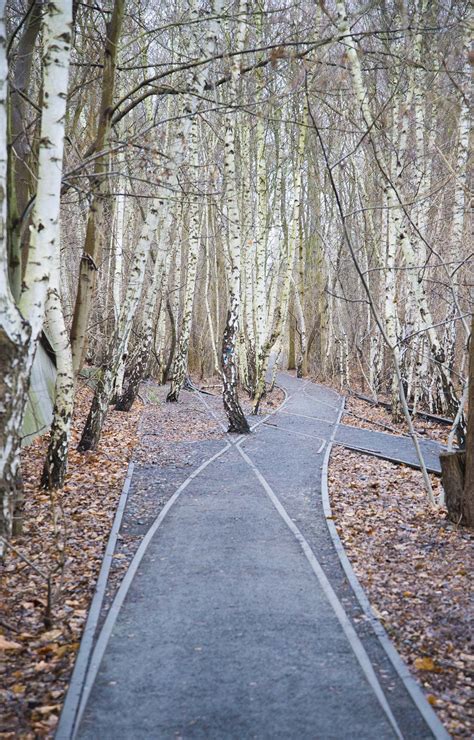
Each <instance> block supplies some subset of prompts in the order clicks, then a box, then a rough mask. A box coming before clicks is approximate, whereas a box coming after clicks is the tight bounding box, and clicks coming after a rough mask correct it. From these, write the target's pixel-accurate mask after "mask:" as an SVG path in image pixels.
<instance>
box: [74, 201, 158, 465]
mask: <svg viewBox="0 0 474 740" xmlns="http://www.w3.org/2000/svg"><path fill="white" fill-rule="evenodd" d="M158 219H159V204H158V203H157V202H156V201H155V202H153V203H152V205H151V206H150V207H149V210H148V213H147V216H146V219H145V222H144V224H143V228H142V233H141V236H140V239H139V242H138V245H137V249H136V252H135V254H134V257H133V261H132V264H131V266H130V277H129V280H128V285H127V290H126V294H125V299H124V302H123V304H122V308H121V310H120V318H119V322H118V326H117V327H116V330H115V332H114V336H113V337H112V341H111V343H110V346H109V349H108V357H107V360H106V363H105V364H104V367H103V368H102V371H101V373H100V376H99V379H98V382H97V387H96V390H95V393H94V398H93V399H92V404H91V408H90V411H89V415H88V417H87V420H86V423H85V426H84V430H83V432H82V436H81V440H80V442H79V444H78V447H77V449H78V450H79V451H80V452H85V451H86V450H95V449H96V448H97V445H98V444H99V440H100V435H101V433H102V427H103V425H104V422H105V419H106V416H107V412H108V410H109V404H110V402H111V399H112V395H113V393H114V383H115V378H116V376H117V372H118V370H119V368H120V364H121V363H122V361H123V357H124V355H126V353H127V348H128V341H129V338H130V331H131V329H132V324H133V319H134V316H135V311H136V308H137V305H138V302H139V300H140V297H141V295H142V290H143V282H144V278H145V268H146V265H147V261H148V255H149V252H150V245H151V241H152V239H153V237H154V235H155V233H156V229H157V226H158Z"/></svg>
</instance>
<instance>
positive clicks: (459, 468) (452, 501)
mask: <svg viewBox="0 0 474 740" xmlns="http://www.w3.org/2000/svg"><path fill="white" fill-rule="evenodd" d="M439 460H440V463H441V473H442V481H443V488H444V493H445V497H446V508H447V510H448V517H449V519H451V521H452V522H454V523H455V524H464V525H467V526H469V522H468V521H467V520H466V511H465V490H464V483H465V475H466V452H465V451H464V450H462V451H457V452H442V453H441V455H440V456H439Z"/></svg>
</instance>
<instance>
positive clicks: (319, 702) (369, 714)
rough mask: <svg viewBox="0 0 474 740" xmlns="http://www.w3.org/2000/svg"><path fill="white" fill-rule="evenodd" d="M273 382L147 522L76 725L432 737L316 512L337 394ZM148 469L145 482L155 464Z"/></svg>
mask: <svg viewBox="0 0 474 740" xmlns="http://www.w3.org/2000/svg"><path fill="white" fill-rule="evenodd" d="M279 383H280V384H281V385H282V386H284V387H285V389H286V391H287V393H288V394H289V395H288V398H287V400H286V402H285V403H284V405H283V407H282V408H281V409H280V410H279V411H278V412H276V413H274V414H272V415H271V416H269V417H265V418H260V419H259V420H258V428H257V429H256V430H255V431H254V433H253V434H252V435H251V436H248V437H245V438H238V437H237V438H236V437H232V438H231V437H227V438H226V439H224V440H220V441H218V440H216V441H214V442H213V443H212V450H209V452H210V453H212V454H211V455H210V457H208V458H207V459H206V460H204V461H203V462H202V463H201V464H200V466H199V467H195V468H194V469H193V472H192V473H191V475H190V477H188V478H187V479H186V480H185V481H183V482H182V483H181V485H180V487H179V488H178V489H177V491H176V492H175V493H174V495H173V496H171V498H169V500H168V502H167V503H166V505H165V506H164V508H163V509H162V510H161V512H160V514H159V516H158V517H157V519H155V520H154V522H153V523H152V524H151V527H150V529H148V532H147V534H146V535H145V537H144V539H143V540H142V543H141V545H140V547H139V548H138V550H137V553H136V555H135V558H134V560H133V561H132V564H131V566H130V568H129V569H128V571H127V573H126V575H125V577H124V580H123V581H122V585H121V587H120V589H119V591H118V593H117V595H116V597H115V601H114V603H113V604H112V607H111V609H110V611H109V614H108V616H107V619H106V620H105V623H104V626H103V628H102V631H101V633H100V635H99V639H98V640H97V643H96V647H95V651H94V653H93V655H92V658H91V661H90V665H89V672H88V676H87V680H86V686H85V690H84V691H83V692H82V707H81V711H80V712H79V714H78V722H76V730H77V734H76V735H75V736H77V737H79V738H91V739H92V738H94V739H96V738H101V740H102V739H104V740H106V739H107V738H119V739H121V738H123V739H125V738H127V739H128V738H133V739H134V740H138V739H140V738H144V739H145V738H180V737H182V738H216V739H217V738H219V739H222V738H236V739H237V738H269V739H270V738H272V739H273V738H362V737H363V738H377V739H382V738H393V737H406V738H415V737H416V738H428V737H447V735H446V733H444V731H443V729H442V727H441V725H439V724H438V723H437V720H436V718H435V717H434V714H433V713H432V710H431V708H430V707H429V705H428V704H427V703H425V704H426V706H425V704H423V702H422V701H421V703H420V702H418V704H417V703H416V702H414V701H413V699H412V696H411V695H410V693H409V692H408V691H407V687H406V683H405V682H404V680H402V679H401V678H400V675H399V673H398V672H397V671H396V670H395V668H394V666H393V664H392V662H391V661H390V660H389V657H388V655H387V652H386V650H384V648H383V645H382V644H381V642H380V640H379V639H378V637H377V636H376V634H375V632H374V630H373V628H372V626H371V624H370V621H369V620H368V619H367V617H366V615H365V613H364V611H363V610H362V609H361V606H360V604H359V602H358V601H357V599H356V597H355V595H354V592H353V590H352V588H351V586H350V583H349V581H348V578H347V576H346V573H345V572H344V570H343V568H342V567H341V563H340V560H339V557H338V555H337V553H336V552H335V549H334V546H333V541H332V539H331V537H330V534H329V532H328V528H327V526H326V520H325V516H324V511H323V508H322V503H321V487H322V485H324V480H325V475H326V465H327V457H328V454H327V453H328V446H329V445H330V444H331V441H332V439H333V437H334V434H335V433H336V431H337V424H338V421H339V418H340V412H341V408H342V407H341V399H340V398H339V396H338V395H337V394H336V393H334V392H333V391H330V390H328V389H326V388H323V387H321V386H317V385H315V384H312V383H309V382H305V381H301V380H297V379H295V378H292V377H290V376H288V375H283V374H280V376H279ZM202 400H203V403H204V404H205V403H206V399H205V398H204V397H202ZM209 412H211V409H209ZM251 421H252V422H254V423H255V418H253V419H252V420H251ZM352 431H354V432H359V431H360V430H357V429H353V430H352ZM383 436H387V435H383ZM147 474H148V478H147V487H148V490H149V491H151V490H152V489H153V486H156V489H157V493H158V492H159V491H160V487H162V486H163V470H162V469H160V468H156V469H153V468H149V469H148V471H147ZM142 477H143V476H142ZM64 726H65V725H64V724H63V727H64ZM71 736H72V733H71V734H61V732H58V735H57V737H58V738H63V737H64V738H65V737H71Z"/></svg>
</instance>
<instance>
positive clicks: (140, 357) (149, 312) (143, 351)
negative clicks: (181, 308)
mask: <svg viewBox="0 0 474 740" xmlns="http://www.w3.org/2000/svg"><path fill="white" fill-rule="evenodd" d="M168 226H169V224H168ZM158 234H159V239H160V241H159V244H158V247H157V250H156V256H155V265H154V269H153V279H152V281H151V283H150V285H149V287H148V290H147V292H146V298H145V305H144V306H143V316H142V323H141V330H140V332H139V334H140V347H139V349H138V352H137V355H136V357H134V358H133V363H132V364H131V365H130V366H129V368H128V372H127V384H126V388H125V390H124V391H123V392H122V393H121V394H120V396H119V398H118V400H117V402H116V404H115V408H116V409H117V411H130V410H131V408H132V406H133V403H134V401H135V399H136V397H137V395H138V390H139V388H140V383H141V381H142V380H143V379H144V377H145V374H146V371H147V368H148V364H149V360H150V354H151V348H152V345H153V338H154V332H153V318H154V316H155V310H156V304H157V301H158V293H159V290H160V286H161V290H162V296H163V293H164V291H165V290H166V288H167V279H168V272H169V265H170V256H171V251H170V249H169V247H168V245H169V244H170V241H171V238H170V237H171V234H170V232H169V230H167V229H163V224H161V229H160V228H158ZM166 249H168V251H167V253H166V254H165V250H166ZM161 311H162V312H163V313H165V306H164V301H163V300H162V307H161ZM158 320H159V319H158Z"/></svg>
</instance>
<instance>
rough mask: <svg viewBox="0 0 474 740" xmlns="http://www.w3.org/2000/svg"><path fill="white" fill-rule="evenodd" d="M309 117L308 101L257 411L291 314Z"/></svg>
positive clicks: (263, 351) (261, 366)
mask: <svg viewBox="0 0 474 740" xmlns="http://www.w3.org/2000/svg"><path fill="white" fill-rule="evenodd" d="M307 118H308V111H307V107H306V104H305V107H304V111H303V120H302V123H301V126H300V130H299V136H298V148H297V156H296V162H295V172H294V177H293V210H292V215H291V225H290V230H289V236H288V248H287V255H286V267H285V273H284V278H283V286H282V289H281V295H280V300H279V302H278V305H277V306H276V309H275V316H274V323H273V326H272V329H271V333H270V335H269V336H268V337H267V339H266V341H265V343H264V344H263V346H262V348H261V350H260V353H259V357H258V362H259V373H258V383H257V387H256V391H255V398H254V404H253V410H252V413H253V414H257V413H258V408H259V405H260V401H261V399H262V396H263V394H264V392H265V376H266V373H267V369H268V360H269V357H270V352H271V350H272V348H273V346H274V344H275V342H276V341H277V339H278V338H279V337H280V334H281V333H282V330H283V328H284V325H285V321H286V318H287V314H288V304H289V299H290V290H291V279H292V275H293V268H294V263H295V254H296V246H297V241H298V233H299V221H300V210H301V193H302V178H303V161H304V151H305V144H306V129H307Z"/></svg>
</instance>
